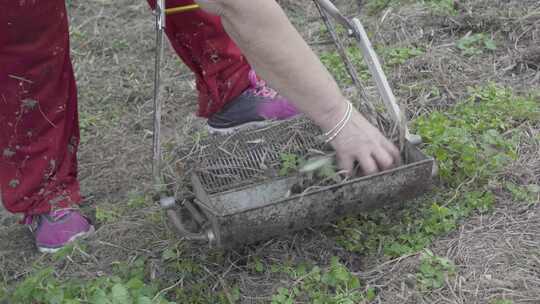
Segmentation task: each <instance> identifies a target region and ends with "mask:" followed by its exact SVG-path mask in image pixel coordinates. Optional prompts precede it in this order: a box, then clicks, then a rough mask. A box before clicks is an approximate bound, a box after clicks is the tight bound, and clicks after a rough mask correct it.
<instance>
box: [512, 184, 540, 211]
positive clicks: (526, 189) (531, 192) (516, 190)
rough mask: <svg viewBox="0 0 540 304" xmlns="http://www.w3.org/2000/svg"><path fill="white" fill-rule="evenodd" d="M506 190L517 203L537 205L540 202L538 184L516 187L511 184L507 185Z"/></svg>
mask: <svg viewBox="0 0 540 304" xmlns="http://www.w3.org/2000/svg"><path fill="white" fill-rule="evenodd" d="M505 187H506V189H507V190H508V191H509V192H510V193H511V194H512V198H513V199H514V201H516V202H520V203H525V204H529V205H531V204H536V203H538V202H540V186H539V185H536V184H530V185H516V184H514V183H511V182H507V183H506V184H505Z"/></svg>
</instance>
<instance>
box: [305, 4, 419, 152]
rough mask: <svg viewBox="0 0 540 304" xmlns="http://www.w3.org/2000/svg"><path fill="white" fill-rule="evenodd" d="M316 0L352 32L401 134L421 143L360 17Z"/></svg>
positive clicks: (411, 141)
mask: <svg viewBox="0 0 540 304" xmlns="http://www.w3.org/2000/svg"><path fill="white" fill-rule="evenodd" d="M314 1H315V2H316V3H317V4H319V6H320V7H321V8H323V9H324V11H325V12H326V13H328V14H329V15H330V16H332V17H333V18H334V19H335V20H336V21H337V22H338V23H340V24H341V25H343V26H344V27H345V28H346V29H348V30H349V31H350V33H351V34H352V35H353V36H354V37H355V39H356V40H357V42H358V44H359V46H360V49H361V51H362V54H363V57H364V60H365V62H366V64H367V65H368V68H369V70H370V72H371V75H372V77H373V78H374V80H375V83H376V85H377V89H378V91H379V94H380V95H381V97H382V99H383V101H384V105H385V107H386V110H387V111H388V112H389V114H390V116H391V118H392V120H393V121H394V122H395V123H396V124H397V125H398V127H399V129H400V134H403V135H404V137H405V138H406V139H407V140H408V141H409V142H410V143H412V144H415V145H418V144H420V143H421V142H422V138H421V137H420V136H418V135H414V134H411V133H410V132H409V129H408V127H407V122H406V118H405V116H404V115H403V113H402V111H401V110H400V108H399V106H398V103H397V101H396V97H395V95H394V93H393V92H392V89H391V87H390V84H389V83H388V79H387V78H386V75H385V74H384V71H383V69H382V66H381V63H380V61H379V58H378V57H377V54H376V53H375V50H374V49H373V46H372V45H371V42H370V41H369V37H368V35H367V33H366V30H365V29H364V26H363V25H362V23H361V22H360V20H358V18H353V19H352V20H349V19H348V18H347V17H345V16H344V15H343V14H342V13H341V12H340V11H339V10H338V9H337V8H336V6H335V5H334V4H333V3H332V2H330V0H314ZM402 144H403V143H402Z"/></svg>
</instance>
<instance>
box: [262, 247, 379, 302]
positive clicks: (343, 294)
mask: <svg viewBox="0 0 540 304" xmlns="http://www.w3.org/2000/svg"><path fill="white" fill-rule="evenodd" d="M278 269H281V271H282V272H284V273H286V274H287V275H289V276H290V277H291V279H293V280H294V281H295V282H297V283H296V284H295V285H294V286H292V287H291V288H280V289H278V290H277V294H275V295H274V296H273V297H272V303H275V304H282V303H296V300H297V299H305V300H307V302H308V303H313V304H341V303H344V304H345V303H350V304H354V303H362V302H363V301H371V300H373V299H374V298H375V291H374V290H373V289H371V288H367V289H366V291H365V292H362V291H361V285H360V281H359V280H358V278H357V277H356V276H354V275H353V274H352V273H351V272H350V271H349V269H347V267H346V266H345V265H343V264H341V263H340V262H339V259H338V258H337V257H333V258H332V259H331V261H330V266H329V267H328V268H326V269H321V268H320V267H318V266H315V267H312V268H311V269H309V268H308V267H307V266H306V265H305V264H300V265H299V266H298V267H296V268H294V267H290V266H289V267H285V268H282V267H278V268H276V270H278Z"/></svg>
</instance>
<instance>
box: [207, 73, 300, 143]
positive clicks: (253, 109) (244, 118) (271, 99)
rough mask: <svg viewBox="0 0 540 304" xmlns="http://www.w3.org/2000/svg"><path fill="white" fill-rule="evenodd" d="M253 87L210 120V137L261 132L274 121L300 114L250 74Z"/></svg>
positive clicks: (283, 98)
mask: <svg viewBox="0 0 540 304" xmlns="http://www.w3.org/2000/svg"><path fill="white" fill-rule="evenodd" d="M249 81H250V83H251V86H250V87H249V88H248V89H247V90H246V91H244V93H242V95H240V96H238V97H237V98H236V99H234V100H233V101H231V102H230V103H228V104H227V105H225V106H224V107H223V109H222V110H221V111H220V112H218V113H216V114H214V115H212V116H211V117H210V118H209V119H208V129H209V131H210V133H219V134H229V133H233V132H235V131H238V130H242V129H249V128H259V127H264V126H266V125H268V123H269V122H270V121H272V120H286V119H291V118H293V117H295V116H297V115H299V114H300V112H299V111H298V110H297V109H296V107H294V106H293V105H292V104H291V103H290V102H289V101H288V100H287V99H286V98H285V97H283V96H280V95H279V94H278V93H277V92H276V91H275V90H274V89H272V88H270V87H269V86H267V85H266V83H265V82H264V81H263V80H260V79H258V77H257V75H256V74H255V71H253V70H251V71H250V72H249Z"/></svg>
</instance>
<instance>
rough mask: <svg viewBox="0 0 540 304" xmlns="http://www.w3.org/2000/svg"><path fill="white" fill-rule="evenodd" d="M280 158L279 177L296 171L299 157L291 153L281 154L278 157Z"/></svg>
mask: <svg viewBox="0 0 540 304" xmlns="http://www.w3.org/2000/svg"><path fill="white" fill-rule="evenodd" d="M279 157H280V158H281V167H280V169H279V175H280V176H286V175H287V174H289V173H290V172H293V171H296V169H298V165H299V162H300V160H299V157H298V155H296V154H293V153H281V154H280V155H279Z"/></svg>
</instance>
